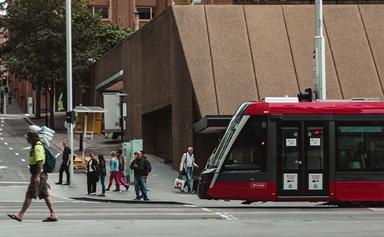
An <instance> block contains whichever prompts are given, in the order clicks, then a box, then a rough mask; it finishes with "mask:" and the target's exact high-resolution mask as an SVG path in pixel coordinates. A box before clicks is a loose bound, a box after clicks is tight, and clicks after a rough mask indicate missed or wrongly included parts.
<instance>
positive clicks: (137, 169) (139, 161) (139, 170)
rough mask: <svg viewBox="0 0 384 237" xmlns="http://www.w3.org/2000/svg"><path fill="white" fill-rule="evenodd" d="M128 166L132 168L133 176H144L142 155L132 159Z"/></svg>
mask: <svg viewBox="0 0 384 237" xmlns="http://www.w3.org/2000/svg"><path fill="white" fill-rule="evenodd" d="M135 164H136V167H135ZM129 167H130V168H131V169H133V173H134V175H135V176H139V177H141V176H145V160H144V158H143V157H141V158H139V159H134V160H133V161H132V163H131V165H130V166H129Z"/></svg>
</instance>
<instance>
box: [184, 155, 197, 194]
mask: <svg viewBox="0 0 384 237" xmlns="http://www.w3.org/2000/svg"><path fill="white" fill-rule="evenodd" d="M194 167H197V168H198V167H199V166H198V165H197V164H196V163H195V157H194V155H193V148H192V147H188V152H186V153H184V154H183V155H182V157H181V162H180V169H179V171H180V173H183V169H184V170H185V176H186V178H187V181H186V182H187V186H188V193H191V192H192V190H193V168H194Z"/></svg>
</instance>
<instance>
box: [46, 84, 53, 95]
mask: <svg viewBox="0 0 384 237" xmlns="http://www.w3.org/2000/svg"><path fill="white" fill-rule="evenodd" d="M47 89H48V93H51V92H52V86H51V85H50V84H48V86H47Z"/></svg>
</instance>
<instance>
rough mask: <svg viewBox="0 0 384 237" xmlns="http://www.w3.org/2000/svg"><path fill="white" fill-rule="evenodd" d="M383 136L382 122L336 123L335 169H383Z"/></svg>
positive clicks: (383, 126)
mask: <svg viewBox="0 0 384 237" xmlns="http://www.w3.org/2000/svg"><path fill="white" fill-rule="evenodd" d="M383 136H384V124H383V122H355V123H345V122H344V123H340V124H338V126H337V170H338V171H346V170H349V171H383V169H384V139H383Z"/></svg>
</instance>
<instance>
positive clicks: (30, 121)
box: [24, 116, 35, 125]
mask: <svg viewBox="0 0 384 237" xmlns="http://www.w3.org/2000/svg"><path fill="white" fill-rule="evenodd" d="M24 119H25V121H27V123H29V124H30V125H34V124H35V123H34V122H32V120H31V119H30V118H29V117H27V116H24Z"/></svg>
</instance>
